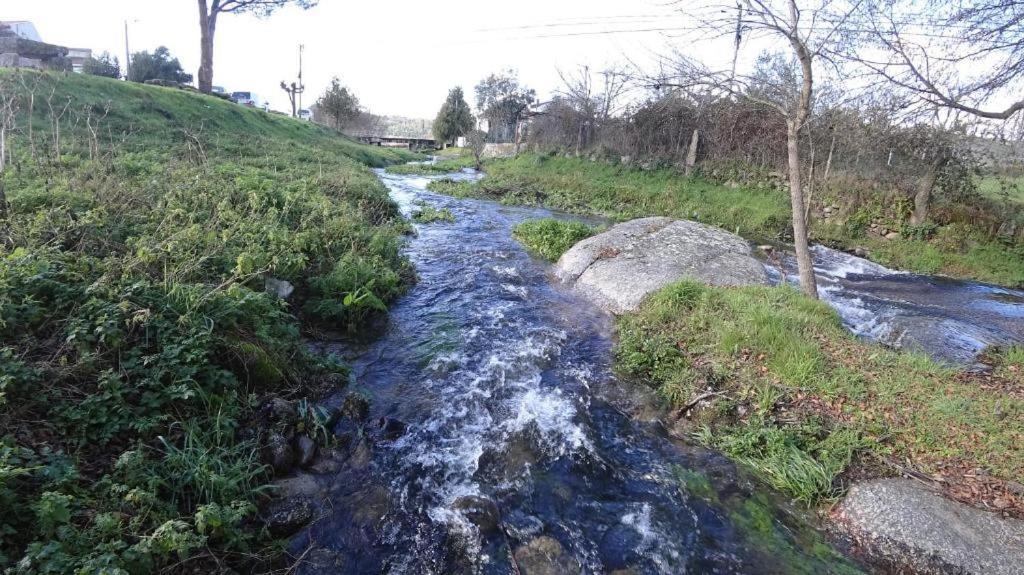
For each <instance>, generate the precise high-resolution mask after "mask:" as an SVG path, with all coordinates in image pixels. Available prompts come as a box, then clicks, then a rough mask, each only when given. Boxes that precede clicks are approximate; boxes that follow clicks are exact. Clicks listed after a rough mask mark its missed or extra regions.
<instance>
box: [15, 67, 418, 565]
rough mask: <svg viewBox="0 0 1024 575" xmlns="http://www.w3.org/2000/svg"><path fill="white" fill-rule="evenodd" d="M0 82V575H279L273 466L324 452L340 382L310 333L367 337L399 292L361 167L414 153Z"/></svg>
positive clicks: (391, 219) (123, 96) (379, 201)
mask: <svg viewBox="0 0 1024 575" xmlns="http://www.w3.org/2000/svg"><path fill="white" fill-rule="evenodd" d="M0 84H2V89H3V90H5V91H7V92H9V93H14V94H16V95H17V99H16V101H15V105H16V110H17V115H16V117H15V123H14V125H15V129H14V130H12V131H9V132H8V141H7V152H8V153H10V154H11V162H10V163H9V164H8V166H7V169H6V170H5V172H4V173H3V175H2V178H3V180H2V183H3V185H4V187H5V189H6V195H7V199H8V201H9V213H8V214H7V216H6V217H4V218H3V220H2V226H3V228H2V234H0V235H2V244H0V436H2V437H3V439H2V440H0V501H2V503H3V508H4V510H5V513H4V514H3V517H2V518H0V537H2V545H0V567H8V566H12V565H14V564H17V565H18V566H19V567H18V570H19V572H20V571H25V572H51V573H71V572H79V571H82V572H84V571H88V572H93V571H100V570H117V571H118V572H132V573H144V572H145V573H149V572H157V571H160V570H161V569H164V568H168V567H170V566H176V567H174V568H175V569H178V570H191V571H202V572H224V571H229V570H234V571H243V572H252V571H260V570H267V569H270V568H272V567H273V566H274V565H275V561H277V560H278V558H279V553H280V546H278V545H277V544H275V543H274V542H273V541H272V539H273V537H274V536H275V535H277V534H275V533H274V532H273V531H272V532H271V533H270V534H268V533H267V531H266V530H265V529H263V527H262V524H261V522H260V521H259V520H258V517H257V507H258V506H259V505H260V504H262V503H263V502H265V501H266V499H267V497H268V496H269V495H271V494H272V492H271V490H270V489H269V487H268V483H269V481H270V478H271V475H272V473H273V471H272V470H271V467H270V465H271V464H272V465H273V466H274V467H275V468H277V469H276V470H277V471H278V472H282V471H284V470H286V469H287V468H288V467H289V466H292V465H296V464H299V463H301V462H308V458H307V455H309V453H310V450H315V449H316V447H317V444H320V445H321V446H322V445H326V444H328V443H330V441H331V438H330V436H329V434H327V433H325V432H324V430H325V429H327V428H328V427H329V426H330V425H331V424H332V423H333V422H335V420H336V419H337V418H338V417H343V415H342V414H341V413H340V412H332V411H328V410H323V409H319V408H316V407H313V405H315V404H314V400H315V399H316V398H317V397H318V396H319V395H320V394H322V393H325V392H327V391H336V390H337V389H338V388H341V387H344V386H345V385H346V384H347V383H348V381H349V379H350V374H349V371H348V367H347V366H345V365H343V364H342V363H341V362H340V361H339V360H337V359H336V358H334V357H331V356H327V355H318V354H313V353H311V352H310V351H309V350H308V349H307V347H306V346H305V345H304V344H303V343H302V341H301V339H300V336H301V333H302V332H303V331H305V330H308V329H311V328H314V327H316V326H317V325H323V326H328V327H330V328H331V329H333V330H340V331H347V332H349V333H358V332H360V330H362V329H364V326H366V325H367V324H368V323H370V322H371V321H373V319H374V318H375V317H377V316H378V315H379V314H380V313H381V311H382V310H384V309H386V306H387V304H388V303H389V302H390V301H391V300H393V299H394V298H395V297H396V296H397V295H398V294H399V293H401V292H402V291H403V290H404V289H406V286H407V285H408V284H409V283H410V282H411V280H412V277H413V273H412V269H411V267H410V265H409V263H408V261H407V260H406V259H405V258H404V257H403V256H402V255H401V253H400V251H399V250H400V246H401V243H402V237H403V236H402V234H403V233H404V232H406V231H407V230H408V229H409V228H408V223H406V222H405V220H404V219H403V218H402V216H401V214H400V213H399V212H398V209H397V207H396V206H395V204H394V203H393V202H392V200H391V199H390V198H389V196H388V193H387V190H386V188H385V187H384V186H383V185H382V184H381V183H380V181H379V180H378V179H377V178H376V177H375V175H374V173H373V172H372V171H371V170H370V169H369V168H368V167H369V166H383V165H386V164H388V163H394V162H400V161H406V160H409V159H414V158H415V156H412V155H410V154H404V153H399V152H394V151H389V150H384V149H381V148H376V147H370V146H363V145H360V144H357V143H355V142H353V141H351V140H349V139H347V138H344V137H342V136H340V135H338V134H336V133H335V132H333V131H330V130H327V129H324V128H322V127H319V126H316V125H313V124H310V123H305V122H299V121H296V120H292V119H289V118H285V117H281V116H276V115H271V114H267V113H264V112H262V111H258V110H253V109H248V108H245V107H241V106H237V105H235V104H233V103H229V102H226V101H224V100H221V99H218V98H212V97H208V96H202V95H198V94H192V93H187V92H184V91H181V90H173V89H167V88H161V87H153V86H143V85H139V84H135V83H127V82H118V81H115V80H109V79H105V78H97V77H93V76H87V75H77V74H71V75H64V74H38V73H34V72H19V71H0ZM47 97H49V98H50V100H47V99H46V98H47ZM48 101H52V102H53V103H54V104H55V105H56V103H57V102H59V103H60V105H59V107H58V109H57V111H56V113H55V112H54V110H53V108H51V107H49V106H46V105H45V103H46V102H48ZM65 104H66V105H65ZM61 109H63V112H61ZM122 570H123V571H122Z"/></svg>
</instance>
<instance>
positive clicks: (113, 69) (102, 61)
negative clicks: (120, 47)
mask: <svg viewBox="0 0 1024 575" xmlns="http://www.w3.org/2000/svg"><path fill="white" fill-rule="evenodd" d="M82 73H83V74H91V75H93V76H103V77H105V78H120V77H121V63H120V62H118V60H117V56H111V55H110V53H109V52H103V53H102V54H100V56H99V57H98V58H92V57H90V58H88V59H86V61H85V62H84V63H83V64H82Z"/></svg>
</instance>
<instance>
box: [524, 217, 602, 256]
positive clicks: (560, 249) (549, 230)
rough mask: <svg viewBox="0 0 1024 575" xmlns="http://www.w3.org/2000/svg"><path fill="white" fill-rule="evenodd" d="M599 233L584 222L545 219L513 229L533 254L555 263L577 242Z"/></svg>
mask: <svg viewBox="0 0 1024 575" xmlns="http://www.w3.org/2000/svg"><path fill="white" fill-rule="evenodd" d="M598 231H600V230H599V228H595V227H592V226H588V225H586V224H584V223H582V222H577V221H572V220H556V219H554V218H543V219H539V220H528V221H525V222H522V223H519V224H517V225H516V226H515V227H514V228H512V235H513V236H515V238H516V239H517V240H519V241H520V242H522V244H523V245H524V246H526V248H527V249H528V250H530V251H531V252H533V253H535V254H537V255H539V256H540V257H542V258H544V259H546V260H548V261H551V262H553V261H556V260H557V259H558V258H560V257H562V254H564V253H565V252H566V251H568V250H569V248H571V247H572V246H574V245H576V243H577V242H579V241H580V240H584V239H586V238H589V237H590V236H592V235H594V234H596V233H597V232H598Z"/></svg>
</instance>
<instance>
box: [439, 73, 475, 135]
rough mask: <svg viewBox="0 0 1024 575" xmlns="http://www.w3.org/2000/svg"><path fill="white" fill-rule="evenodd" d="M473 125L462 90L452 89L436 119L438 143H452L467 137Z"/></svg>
mask: <svg viewBox="0 0 1024 575" xmlns="http://www.w3.org/2000/svg"><path fill="white" fill-rule="evenodd" d="M473 124H474V120H473V114H472V112H470V109H469V104H468V103H466V98H465V96H464V95H463V93H462V88H461V87H459V86H456V87H454V88H452V89H451V90H449V92H448V98H447V99H446V100H445V101H444V104H442V105H441V110H440V111H438V112H437V117H436V118H435V119H434V138H436V139H437V141H438V142H451V141H453V140H455V138H458V137H460V136H465V135H466V134H467V133H468V132H469V131H470V130H472V129H473Z"/></svg>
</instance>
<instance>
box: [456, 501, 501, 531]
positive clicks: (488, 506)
mask: <svg viewBox="0 0 1024 575" xmlns="http://www.w3.org/2000/svg"><path fill="white" fill-rule="evenodd" d="M452 507H454V508H455V509H458V510H459V511H461V512H462V514H463V515H465V516H466V519H468V520H469V521H470V522H472V523H473V525H476V526H477V528H478V529H480V532H481V533H490V532H492V531H495V530H496V529H497V528H498V522H499V521H501V512H500V511H498V505H497V504H496V503H495V502H494V501H493V500H491V499H490V498H488V497H483V496H481V495H466V496H463V497H460V498H458V499H456V500H455V503H453V504H452Z"/></svg>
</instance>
